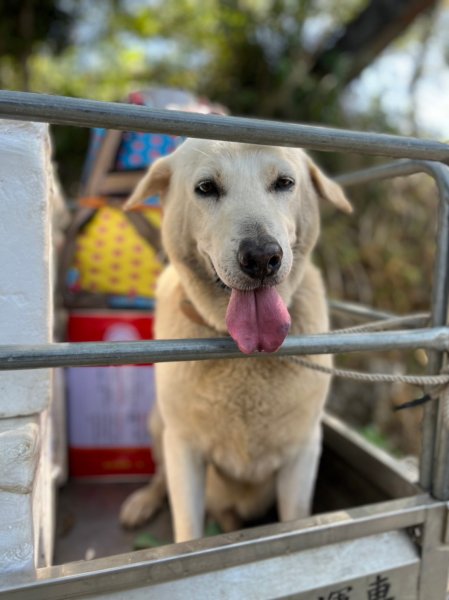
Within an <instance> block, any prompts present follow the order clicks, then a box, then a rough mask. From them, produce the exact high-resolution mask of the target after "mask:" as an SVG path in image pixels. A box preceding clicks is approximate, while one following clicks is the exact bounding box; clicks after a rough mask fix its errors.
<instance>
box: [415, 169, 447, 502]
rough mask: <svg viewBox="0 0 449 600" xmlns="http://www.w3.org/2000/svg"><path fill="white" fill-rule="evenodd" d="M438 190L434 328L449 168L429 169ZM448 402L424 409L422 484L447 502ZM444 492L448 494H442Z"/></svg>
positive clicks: (437, 363) (441, 308)
mask: <svg viewBox="0 0 449 600" xmlns="http://www.w3.org/2000/svg"><path fill="white" fill-rule="evenodd" d="M429 171H431V173H432V175H433V177H434V178H435V182H436V184H437V186H438V191H439V196H440V204H439V211H438V234H437V251H436V258H435V268H434V274H433V291H432V326H435V325H438V326H443V325H446V323H447V310H448V296H449V168H448V167H447V166H445V165H442V164H434V165H431V166H430V167H429ZM443 360H444V356H443V353H442V352H435V351H433V352H432V353H431V354H430V357H429V368H428V370H429V372H430V373H438V372H439V371H440V370H441V368H442V366H443ZM446 403H447V400H446V399H445V398H444V397H442V398H441V399H439V400H438V401H436V402H432V403H430V404H428V405H427V406H426V407H425V411H424V420H423V435H422V450H421V467H420V484H421V486H422V487H423V488H424V489H426V490H429V491H431V492H432V493H433V494H434V495H435V496H436V497H437V498H440V499H443V496H444V499H447V495H446V496H445V494H447V491H448V490H447V484H446V483H445V482H446V481H447V479H448V471H449V461H447V460H446V458H447V457H448V456H449V455H448V452H447V449H448V448H449V438H448V432H449V426H448V422H449V420H448V418H447V417H446V419H445V420H444V423H442V421H441V419H442V413H443V414H444V413H445V412H447V411H445V410H444V407H445V406H446ZM443 488H445V492H443Z"/></svg>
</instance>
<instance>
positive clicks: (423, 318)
mask: <svg viewBox="0 0 449 600" xmlns="http://www.w3.org/2000/svg"><path fill="white" fill-rule="evenodd" d="M429 319H430V315H429V313H418V314H415V315H407V316H404V317H391V318H389V319H382V320H380V321H374V322H369V323H364V324H362V325H356V326H354V327H348V328H346V329H337V330H334V331H331V332H330V333H331V334H332V333H357V332H362V331H383V330H386V329H393V328H396V327H400V326H403V325H404V324H408V325H409V326H411V325H415V326H418V325H420V326H421V325H425V324H427V322H428V320H429ZM286 358H287V360H290V361H292V362H295V363H297V364H300V365H301V366H303V367H306V368H307V369H312V370H313V371H319V372H321V373H326V374H327V375H333V376H334V377H341V378H343V379H352V380H354V381H366V382H369V383H379V382H383V383H408V384H410V385H416V386H418V387H421V388H425V389H428V388H434V389H433V390H432V392H433V393H438V392H440V391H441V389H442V388H443V387H445V386H447V385H449V373H440V374H439V375H400V374H392V373H366V372H360V371H353V370H350V369H337V368H334V367H325V366H324V365H320V364H318V363H316V362H314V361H312V360H308V359H306V358H302V357H300V356H289V357H286Z"/></svg>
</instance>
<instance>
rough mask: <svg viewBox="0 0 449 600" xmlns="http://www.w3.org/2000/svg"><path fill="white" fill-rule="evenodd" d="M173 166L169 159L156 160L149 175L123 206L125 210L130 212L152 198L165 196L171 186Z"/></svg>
mask: <svg viewBox="0 0 449 600" xmlns="http://www.w3.org/2000/svg"><path fill="white" fill-rule="evenodd" d="M171 173H172V171H171V166H170V161H169V159H168V157H164V158H159V159H158V160H156V161H155V162H154V163H153V164H152V165H151V167H150V168H149V169H148V171H147V173H146V174H145V176H144V177H143V179H141V180H140V181H139V183H138V184H137V186H136V189H135V190H134V192H133V193H132V194H131V196H130V197H129V198H128V200H127V201H126V203H125V204H124V206H123V210H130V209H131V208H134V206H137V205H139V204H142V202H143V201H144V200H146V199H147V198H149V197H150V196H163V195H164V194H165V193H166V191H167V189H168V186H169V183H170V177H171Z"/></svg>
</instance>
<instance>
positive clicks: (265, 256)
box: [237, 237, 283, 279]
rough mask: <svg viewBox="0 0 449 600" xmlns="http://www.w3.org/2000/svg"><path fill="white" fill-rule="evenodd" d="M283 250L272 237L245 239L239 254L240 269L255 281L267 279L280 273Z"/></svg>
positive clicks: (241, 243)
mask: <svg viewBox="0 0 449 600" xmlns="http://www.w3.org/2000/svg"><path fill="white" fill-rule="evenodd" d="M282 255H283V253H282V248H281V247H280V246H279V244H278V243H277V241H276V240H275V239H274V238H272V237H266V238H264V239H263V240H259V241H256V240H252V239H245V240H242V241H241V242H240V246H239V249H238V253H237V258H238V261H239V265H240V268H241V269H242V271H243V272H244V273H246V275H249V276H250V277H252V278H253V279H265V278H266V277H270V276H272V275H274V274H275V273H277V272H278V271H279V267H280V266H281V263H282Z"/></svg>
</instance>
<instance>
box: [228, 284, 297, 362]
mask: <svg viewBox="0 0 449 600" xmlns="http://www.w3.org/2000/svg"><path fill="white" fill-rule="evenodd" d="M290 323H291V321H290V315H289V314H288V310H287V307H286V306H285V304H284V301H283V300H282V298H281V297H280V295H279V294H278V292H277V291H276V290H275V288H274V287H266V288H259V289H257V290H252V291H250V292H241V291H239V290H232V292H231V299H230V300H229V304H228V309H227V311H226V325H227V328H228V331H229V333H230V334H231V336H232V338H233V339H234V341H235V342H237V345H238V347H239V348H240V350H241V351H242V352H244V353H245V354H251V353H252V352H257V351H259V352H275V351H276V350H277V349H278V348H279V347H280V346H281V345H282V342H283V341H284V340H285V338H286V336H287V333H288V330H289V329H290Z"/></svg>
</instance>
